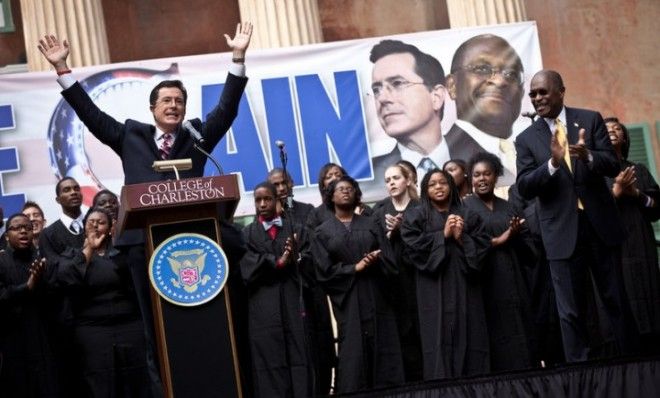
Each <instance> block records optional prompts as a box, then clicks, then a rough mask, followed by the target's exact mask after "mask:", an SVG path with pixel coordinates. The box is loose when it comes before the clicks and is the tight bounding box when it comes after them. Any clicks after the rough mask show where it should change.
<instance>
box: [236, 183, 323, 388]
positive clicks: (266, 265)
mask: <svg viewBox="0 0 660 398" xmlns="http://www.w3.org/2000/svg"><path fill="white" fill-rule="evenodd" d="M277 203H278V197H277V192H276V189H275V186H273V185H272V184H270V183H266V182H265V183H261V184H259V185H257V186H256V188H255V189H254V204H255V208H256V214H257V218H256V219H255V220H254V222H252V223H251V224H249V225H248V226H246V227H245V229H244V230H243V235H244V237H245V241H246V243H247V252H246V253H245V255H244V256H243V259H242V260H241V275H242V276H243V281H244V282H245V284H246V285H247V290H248V315H249V318H248V335H249V341H250V350H251V354H252V373H253V377H254V395H255V397H265V398H270V397H301V398H302V397H312V396H315V395H316V394H317V393H318V391H317V389H316V385H315V384H316V378H317V375H315V374H314V369H315V368H314V366H313V358H312V352H311V349H312V347H315V346H313V345H312V344H313V343H312V339H311V330H310V325H309V319H310V318H308V317H307V311H313V307H310V306H309V304H311V300H312V296H311V291H310V289H309V286H310V280H311V279H312V278H313V274H314V269H313V266H312V264H311V256H310V251H309V241H308V240H307V236H306V233H305V231H304V230H303V228H302V227H301V225H300V224H298V223H295V224H290V221H289V220H287V219H285V218H282V217H280V216H279V215H278V214H277ZM293 236H295V237H296V239H295V243H296V246H295V249H296V250H297V253H294V252H293V249H294V246H293V245H294V240H293ZM298 255H299V257H298ZM297 259H299V261H298V260H297Z"/></svg>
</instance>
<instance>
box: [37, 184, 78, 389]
mask: <svg viewBox="0 0 660 398" xmlns="http://www.w3.org/2000/svg"><path fill="white" fill-rule="evenodd" d="M82 200H83V196H82V193H81V190H80V184H78V182H77V181H76V180H75V179H74V178H72V177H64V178H62V179H61V180H59V181H58V182H57V184H56V185H55V201H56V202H57V203H58V204H59V205H60V207H61V209H62V214H60V218H59V219H58V220H57V221H55V222H53V223H51V224H50V225H49V226H48V227H46V228H44V230H43V231H42V232H41V234H40V236H39V251H40V252H41V254H42V255H43V256H44V257H46V261H47V263H48V268H49V269H50V270H51V272H49V274H51V275H53V276H56V275H57V270H58V269H59V265H60V261H61V258H62V257H61V255H62V253H64V251H66V250H67V249H70V248H81V247H82V245H83V241H84V240H85V235H84V234H83V233H82V230H83V217H84V215H83V213H82V210H81V208H80V207H81V205H82ZM50 305H51V306H52V308H51V310H49V313H50V316H51V317H53V319H54V327H53V330H52V333H53V334H54V336H55V341H56V344H55V347H54V349H55V351H56V357H57V360H58V368H59V369H60V370H61V371H60V376H61V380H60V386H61V388H62V391H63V395H65V396H80V395H82V383H81V382H80V378H79V377H76V376H77V375H78V374H79V373H80V370H79V369H77V368H76V363H75V358H74V356H73V355H71V351H72V350H73V346H72V340H73V337H72V334H73V314H72V312H71V303H70V301H69V299H68V297H66V296H65V295H64V294H62V292H61V289H57V290H56V292H55V294H54V296H53V298H52V300H51V303H50Z"/></svg>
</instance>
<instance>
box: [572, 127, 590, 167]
mask: <svg viewBox="0 0 660 398" xmlns="http://www.w3.org/2000/svg"><path fill="white" fill-rule="evenodd" d="M578 134H579V138H578V141H577V143H575V145H569V146H568V153H569V154H570V155H571V156H572V157H577V158H578V159H580V160H582V161H583V162H588V161H589V150H588V149H587V146H586V144H585V138H584V137H585V135H586V131H585V130H584V129H580V131H579V133H578Z"/></svg>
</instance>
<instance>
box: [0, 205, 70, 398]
mask: <svg viewBox="0 0 660 398" xmlns="http://www.w3.org/2000/svg"><path fill="white" fill-rule="evenodd" d="M5 240H6V242H7V248H6V250H5V251H3V252H0V318H1V319H2V327H0V359H2V362H1V364H2V367H0V395H2V396H3V397H35V398H36V397H57V396H59V390H58V383H57V376H56V366H55V359H54V356H53V351H52V345H51V340H50V333H49V322H48V316H47V311H48V308H49V306H48V305H47V304H48V299H49V297H48V290H49V289H48V286H47V283H46V282H45V281H44V279H45V278H43V276H44V273H45V270H46V261H45V260H44V259H43V258H38V253H37V249H36V248H35V247H34V246H33V244H32V223H31V222H30V220H29V219H28V218H27V217H26V216H25V215H23V214H20V213H19V214H15V215H13V216H11V217H10V218H9V220H8V222H7V233H6V238H5Z"/></svg>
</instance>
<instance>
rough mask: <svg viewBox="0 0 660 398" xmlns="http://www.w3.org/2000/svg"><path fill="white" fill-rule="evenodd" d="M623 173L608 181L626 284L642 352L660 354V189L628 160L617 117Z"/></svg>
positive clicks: (611, 124) (609, 123) (611, 122)
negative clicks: (657, 228) (659, 237)
mask: <svg viewBox="0 0 660 398" xmlns="http://www.w3.org/2000/svg"><path fill="white" fill-rule="evenodd" d="M605 125H606V127H607V132H608V133H609V137H610V141H611V142H612V146H613V147H614V150H615V151H616V153H617V156H618V158H619V160H620V161H621V173H619V175H618V176H617V177H616V178H614V179H608V184H610V186H611V187H612V193H613V195H614V197H615V199H616V204H617V207H618V208H619V212H620V214H621V221H622V222H623V225H624V228H625V229H626V232H627V235H628V236H627V238H626V240H625V241H624V242H623V245H622V247H621V250H622V260H623V282H624V286H625V287H626V294H627V295H628V302H629V303H630V307H631V309H632V312H633V316H634V317H635V321H636V322H637V327H638V328H639V333H640V337H641V346H642V348H643V349H642V352H644V353H658V352H660V271H659V269H658V252H657V249H656V244H655V235H654V232H653V226H652V225H651V223H652V222H654V221H657V220H658V219H660V205H659V204H658V203H659V202H660V188H658V183H657V182H656V181H655V180H654V179H653V176H652V175H651V173H650V172H649V170H648V169H647V168H646V167H645V166H644V165H643V164H640V163H632V162H630V161H628V151H629V148H630V135H629V134H628V130H627V129H626V127H625V126H624V125H623V124H621V123H620V122H619V120H618V119H617V118H607V119H605Z"/></svg>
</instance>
